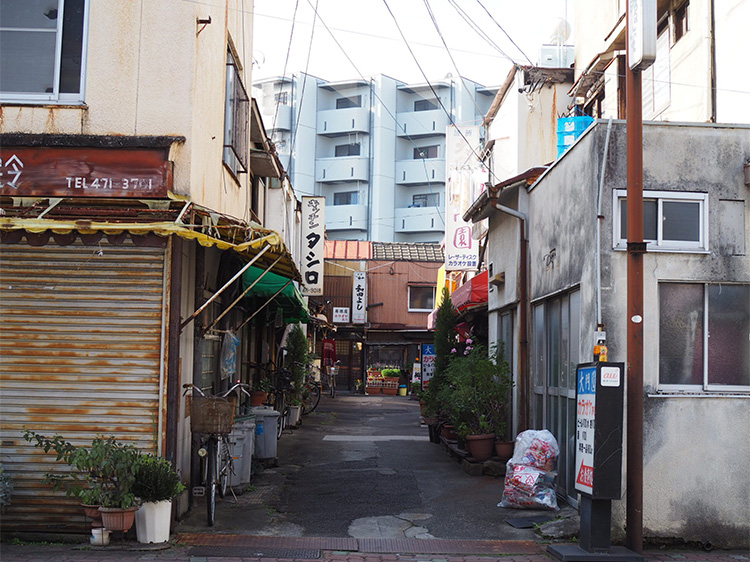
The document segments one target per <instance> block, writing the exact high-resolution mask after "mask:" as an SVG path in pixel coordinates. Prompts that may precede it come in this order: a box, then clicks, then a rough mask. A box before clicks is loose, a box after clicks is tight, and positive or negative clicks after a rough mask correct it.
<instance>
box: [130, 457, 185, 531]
mask: <svg viewBox="0 0 750 562" xmlns="http://www.w3.org/2000/svg"><path fill="white" fill-rule="evenodd" d="M184 489H185V486H184V485H183V483H182V482H181V481H180V476H179V475H178V474H177V473H176V472H175V471H174V469H173V468H172V463H170V462H169V461H168V460H167V459H165V458H162V457H155V456H153V455H143V456H142V457H141V461H140V463H139V465H138V470H137V472H136V480H135V484H134V486H133V493H134V494H135V495H136V497H138V498H139V499H140V500H141V507H140V508H138V511H137V512H136V514H135V530H136V536H137V538H138V542H140V543H146V544H148V543H161V542H167V541H168V540H169V528H170V524H171V523H172V499H174V498H175V497H177V496H178V495H179V494H180V493H181V492H182V491H183V490H184Z"/></svg>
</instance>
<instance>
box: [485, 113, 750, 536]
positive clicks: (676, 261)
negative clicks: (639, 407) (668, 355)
mask: <svg viewBox="0 0 750 562" xmlns="http://www.w3.org/2000/svg"><path fill="white" fill-rule="evenodd" d="M606 130H607V124H606V122H599V123H598V124H597V125H596V126H595V127H593V128H591V129H589V130H588V131H587V132H586V133H585V134H584V135H583V136H582V137H581V138H580V139H579V140H578V142H577V144H576V145H574V146H573V148H571V149H570V150H569V151H568V152H567V153H566V154H565V155H564V156H563V157H562V158H561V159H560V160H558V161H557V162H556V163H555V165H554V166H553V167H552V168H551V169H550V170H549V171H548V172H547V173H546V174H545V175H544V176H542V178H540V180H539V181H538V182H537V183H536V184H535V185H534V186H533V188H532V189H531V190H530V192H529V196H530V201H529V216H530V219H529V221H530V238H529V239H530V241H529V245H530V256H529V262H530V267H531V272H530V275H531V280H530V290H531V299H532V302H533V301H534V300H541V299H544V298H546V297H549V296H553V295H555V294H557V293H559V292H560V291H563V290H566V289H569V288H572V287H576V286H577V287H580V291H581V348H582V349H581V356H586V357H588V356H589V355H590V352H591V349H592V348H593V344H594V342H593V331H594V329H595V327H596V326H595V323H596V284H595V283H596V282H595V280H596V268H595V252H596V246H595V239H596V228H597V224H596V223H597V220H596V214H597V210H596V201H597V192H598V186H599V179H600V175H599V174H600V171H601V160H602V155H603V151H604V144H605V138H606ZM643 138H644V142H643V145H644V188H645V189H647V190H648V189H652V190H660V191H693V192H702V193H708V208H709V219H708V220H709V223H708V224H709V230H708V238H709V251H708V252H703V253H698V252H690V253H687V252H685V253H674V252H649V253H647V254H646V255H645V256H644V314H643V316H644V324H643V328H644V389H645V393H646V396H645V414H644V415H645V417H644V425H645V437H644V533H645V535H646V536H647V537H667V538H672V537H678V538H681V539H684V540H689V541H700V542H711V543H713V544H714V545H722V546H745V547H746V546H748V540H749V539H748V538H749V537H750V517H748V513H749V512H748V506H750V489H749V488H748V486H747V475H746V468H745V467H747V466H749V465H750V437H749V436H748V432H747V428H748V427H750V395H748V394H747V393H744V394H743V393H734V394H727V393H723V394H718V393H713V392H707V391H702V390H697V391H696V392H695V393H692V394H687V393H682V394H678V393H670V392H669V391H667V390H665V389H663V388H659V385H658V354H659V349H658V344H659V318H658V310H659V302H658V284H659V282H660V281H661V280H669V281H674V280H690V281H696V282H719V281H724V282H730V281H731V282H743V283H748V282H749V281H750V256H748V254H747V248H748V247H750V234H749V233H748V230H747V228H746V225H747V224H750V202H749V201H748V199H750V191H749V189H748V187H747V186H745V185H743V176H742V165H743V163H744V162H745V161H746V160H747V159H748V158H749V157H750V126H711V125H701V124H646V125H645V126H644V137H643ZM626 163H627V162H626V130H625V123H624V122H614V123H613V127H612V135H611V138H610V147H609V156H608V158H607V166H606V173H605V181H604V190H603V198H602V215H603V216H604V219H603V226H602V231H601V232H602V244H601V248H602V250H601V256H602V304H603V320H604V322H605V324H606V331H607V336H608V344H609V350H610V357H609V359H610V361H618V362H626V360H627V350H626V296H627V255H626V253H625V252H624V251H622V250H614V249H613V229H612V205H613V190H615V189H625V188H626V187H627V186H626ZM724 201H732V202H735V203H738V202H739V204H741V205H742V206H743V208H744V212H743V213H739V214H738V213H735V214H732V215H731V216H727V214H726V213H723V212H722V210H725V209H726V206H725V205H722V202H724ZM553 249H554V250H555V251H554V258H553V259H552V260H551V261H550V260H549V259H547V258H548V257H549V256H550V254H551V250H553ZM729 249H731V251H728V250H729ZM497 251H502V249H493V250H492V252H493V253H492V256H493V257H492V258H491V259H495V257H494V256H495V255H496V252H497ZM531 333H533V331H532V332H531ZM531 345H532V346H533V345H534V342H533V341H532V342H531ZM624 473H625V470H624V467H623V474H624ZM624 482H625V477H624V476H623V487H624ZM615 503H616V504H618V505H615V510H614V512H615V518H614V524H615V527H616V529H615V530H616V531H619V532H622V531H623V529H624V509H625V508H624V501H622V502H615Z"/></svg>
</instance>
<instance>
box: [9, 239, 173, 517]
mask: <svg viewBox="0 0 750 562" xmlns="http://www.w3.org/2000/svg"><path fill="white" fill-rule="evenodd" d="M0 253H1V255H2V262H1V263H0V323H1V325H2V330H0V348H1V351H2V352H1V353H0V401H1V408H0V439H2V448H1V449H0V461H1V462H2V464H3V468H4V470H6V471H7V472H8V473H10V474H11V475H12V477H13V482H14V492H13V503H12V505H11V506H10V507H9V508H8V509H7V511H6V512H5V514H4V516H3V527H4V528H5V529H10V528H18V527H22V528H26V529H28V528H31V527H34V528H36V529H48V530H49V529H54V530H56V531H68V530H74V529H77V528H81V527H84V528H85V526H86V525H87V524H88V523H87V522H86V521H85V519H84V517H83V514H82V512H81V509H80V507H78V506H77V502H75V501H74V500H72V499H66V498H64V497H62V495H61V493H53V492H52V491H51V490H50V489H49V488H48V487H47V486H44V485H43V484H42V482H41V476H42V474H43V473H45V472H55V473H60V472H62V471H65V470H67V466H66V465H62V464H60V463H57V462H55V456H54V455H52V454H45V453H44V452H43V451H42V450H40V449H38V448H35V447H33V446H32V445H31V444H29V443H26V442H25V441H24V440H23V437H22V430H23V428H24V427H28V428H29V429H33V430H35V431H38V432H40V433H43V434H45V435H48V436H51V435H54V434H56V433H59V434H61V435H63V436H64V437H65V438H66V439H68V440H70V441H72V442H74V443H76V444H89V443H90V442H91V439H92V438H93V437H94V436H95V435H97V434H106V435H115V436H116V437H117V438H118V439H120V440H123V441H126V442H129V443H133V444H134V445H136V446H138V447H140V448H142V449H144V450H147V451H153V450H155V443H154V433H155V428H156V427H157V422H158V415H159V409H158V406H159V374H160V364H161V361H162V351H161V348H162V346H161V338H162V309H163V302H162V301H163V280H164V260H165V250H164V248H151V247H136V246H134V245H133V244H132V242H130V241H129V240H128V241H125V242H124V243H122V244H120V245H110V244H107V243H105V242H104V241H102V242H100V243H99V244H97V245H93V246H84V245H83V244H82V243H81V242H80V241H77V242H76V243H75V244H73V245H71V246H66V247H60V246H56V245H47V246H42V247H31V246H29V245H27V244H4V245H1V246H0Z"/></svg>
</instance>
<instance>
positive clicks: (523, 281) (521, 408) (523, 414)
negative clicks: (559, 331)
mask: <svg viewBox="0 0 750 562" xmlns="http://www.w3.org/2000/svg"><path fill="white" fill-rule="evenodd" d="M493 206H494V207H495V209H497V210H498V211H501V212H503V213H505V214H507V215H510V216H512V217H516V218H517V219H519V220H520V221H521V229H520V236H519V238H520V239H519V242H520V248H519V256H518V258H519V260H518V261H519V264H518V277H519V287H518V292H519V306H518V333H519V336H520V339H519V342H518V347H519V350H518V351H519V354H518V355H519V357H518V370H519V375H520V376H519V377H518V378H519V385H518V395H519V396H518V424H519V427H518V428H517V429H518V431H519V432H521V431H524V430H526V429H528V427H529V419H528V407H527V398H528V388H529V359H528V358H529V334H528V332H529V328H528V326H529V322H528V319H529V306H528V302H529V295H528V292H529V282H528V277H529V266H528V240H527V239H526V230H527V229H526V225H527V224H528V220H529V217H528V216H527V215H525V214H524V213H521V212H519V211H516V210H515V209H511V208H510V207H506V206H505V205H501V204H500V203H497V202H493Z"/></svg>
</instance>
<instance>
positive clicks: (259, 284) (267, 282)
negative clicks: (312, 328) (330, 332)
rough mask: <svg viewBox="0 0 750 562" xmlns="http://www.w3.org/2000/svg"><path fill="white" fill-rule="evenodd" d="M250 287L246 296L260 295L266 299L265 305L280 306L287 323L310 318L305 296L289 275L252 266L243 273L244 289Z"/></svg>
mask: <svg viewBox="0 0 750 562" xmlns="http://www.w3.org/2000/svg"><path fill="white" fill-rule="evenodd" d="M250 287H252V288H250ZM248 289H250V290H249V291H248V292H247V293H246V294H245V298H249V297H258V298H260V299H262V300H263V301H264V305H263V306H264V307H265V306H267V305H268V304H275V305H276V306H278V307H280V308H281V310H282V314H283V317H284V323H285V324H291V323H295V322H303V323H307V322H308V320H309V319H310V311H309V310H308V308H307V302H305V298H304V297H303V296H302V293H300V291H299V289H298V288H297V287H296V286H295V285H294V283H293V282H292V280H291V279H289V278H287V277H284V276H282V275H277V274H275V273H271V272H270V271H267V270H264V269H261V268H259V267H250V268H248V269H247V270H246V271H245V272H243V274H242V290H243V292H244V291H247V290H248Z"/></svg>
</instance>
